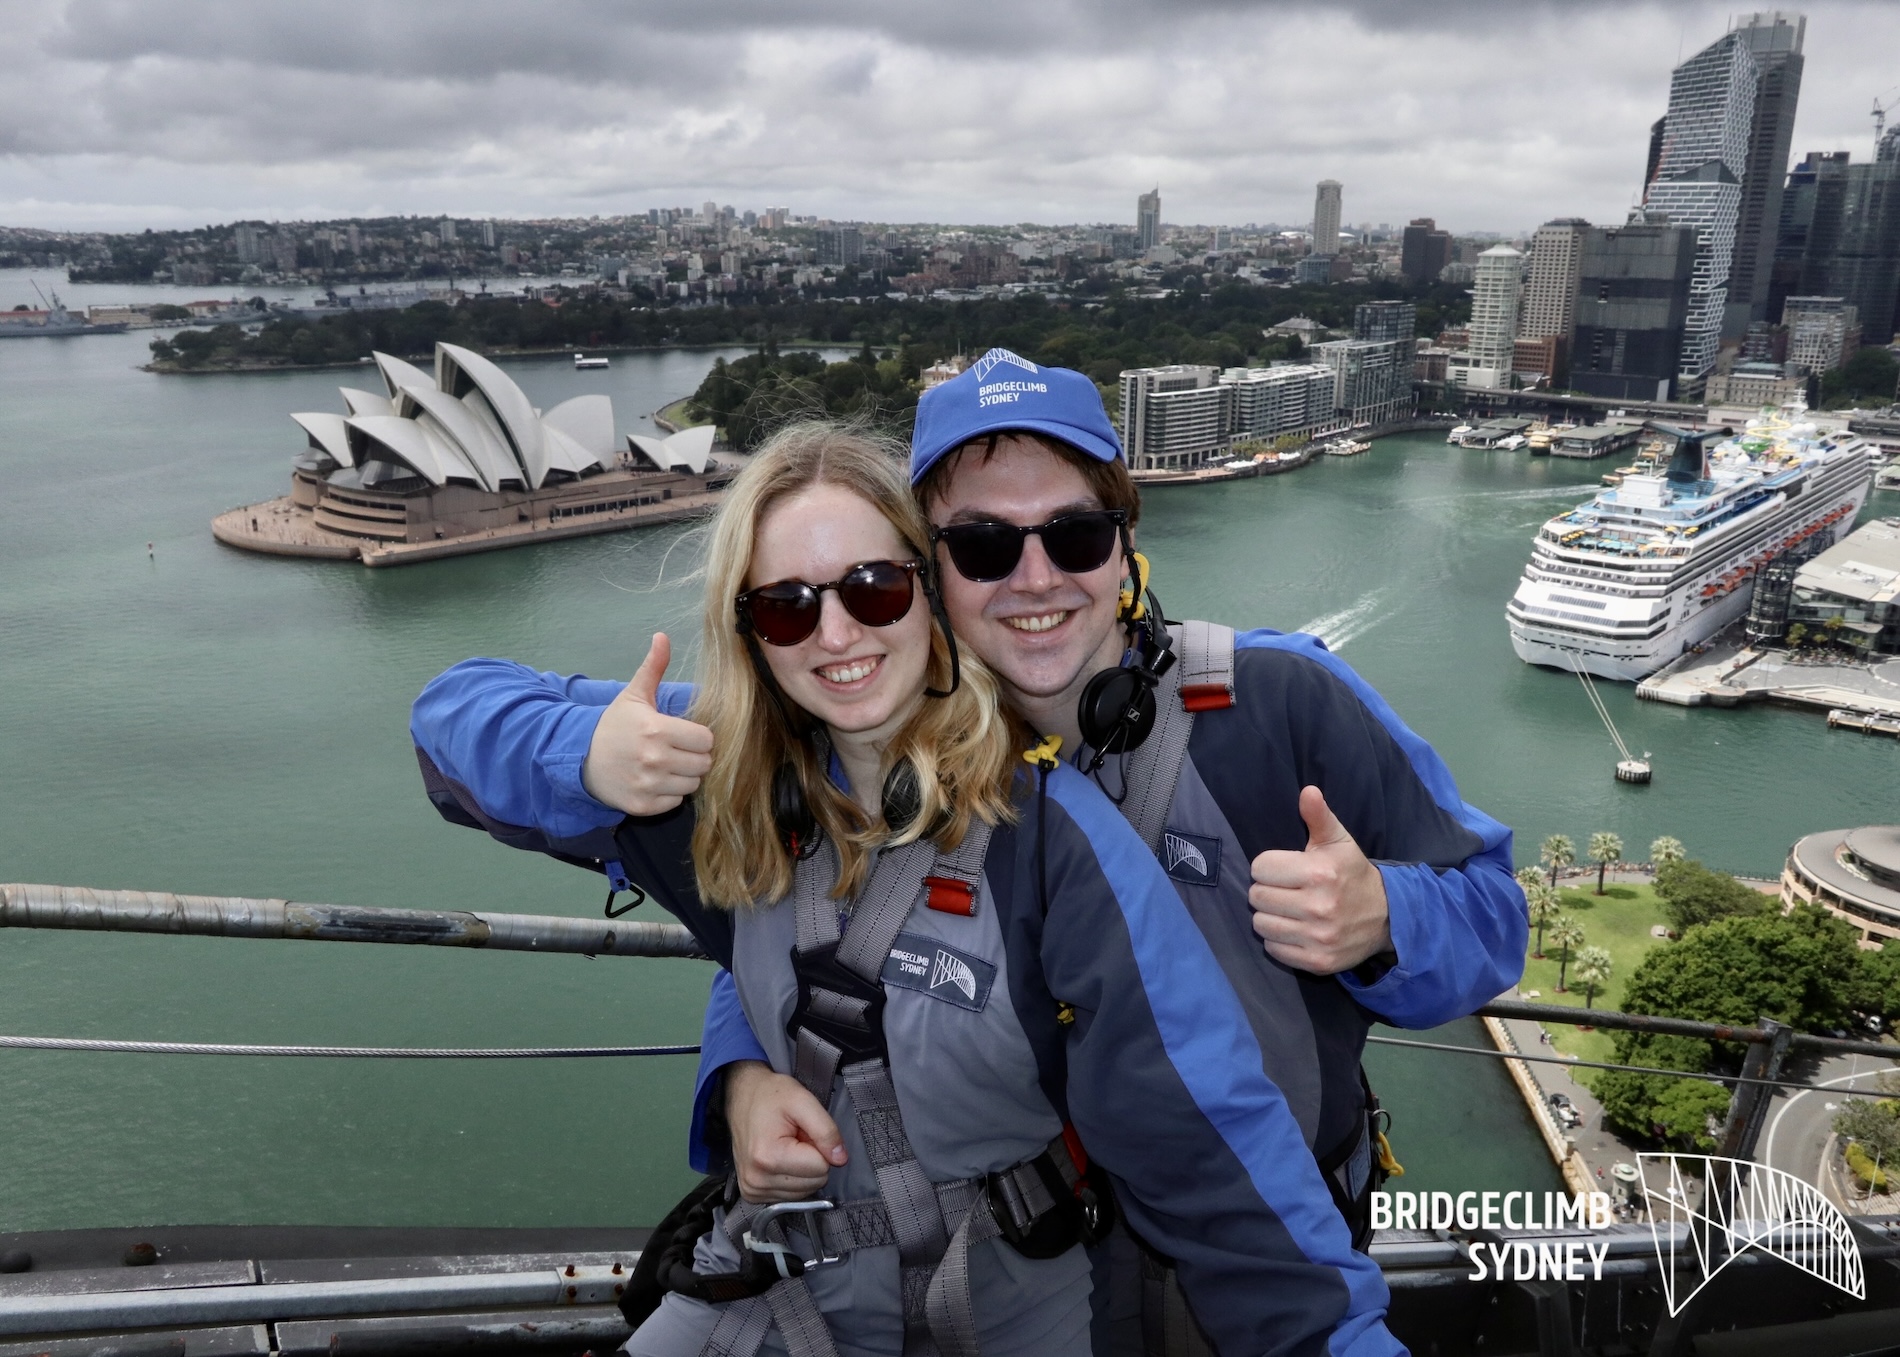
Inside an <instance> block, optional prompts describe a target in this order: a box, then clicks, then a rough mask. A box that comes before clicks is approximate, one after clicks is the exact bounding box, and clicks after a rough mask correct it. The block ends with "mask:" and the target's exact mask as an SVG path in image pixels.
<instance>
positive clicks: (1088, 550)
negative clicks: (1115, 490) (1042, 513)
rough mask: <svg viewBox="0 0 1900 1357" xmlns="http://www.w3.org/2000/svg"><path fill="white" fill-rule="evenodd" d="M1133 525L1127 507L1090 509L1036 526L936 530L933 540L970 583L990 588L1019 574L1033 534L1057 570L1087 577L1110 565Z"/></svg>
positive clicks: (965, 525) (957, 526) (991, 525)
mask: <svg viewBox="0 0 1900 1357" xmlns="http://www.w3.org/2000/svg"><path fill="white" fill-rule="evenodd" d="M1127 526H1128V511H1127V510H1126V509H1090V510H1087V511H1085V512H1082V513H1076V514H1063V515H1061V516H1060V517H1057V518H1052V519H1050V520H1049V521H1048V522H1047V523H1038V524H1036V525H1035V526H1034V527H1030V528H1019V527H1017V526H1016V525H1015V524H1014V523H954V524H952V525H951V526H949V527H947V528H932V529H931V530H930V540H931V543H932V544H933V545H934V544H935V543H938V542H942V543H943V544H944V545H945V546H946V547H948V548H949V549H950V563H951V564H952V565H954V566H956V568H957V573H958V574H959V575H961V576H963V578H964V579H966V580H971V581H974V582H975V583H978V584H989V583H992V582H993V581H996V580H1000V579H1007V578H1008V577H1009V576H1010V575H1011V574H1012V573H1014V571H1015V569H1016V564H1017V562H1019V561H1021V560H1022V558H1023V539H1024V538H1026V537H1028V536H1029V535H1030V534H1032V533H1033V534H1035V535H1036V536H1037V537H1040V538H1041V539H1042V549H1043V551H1044V552H1046V553H1048V556H1049V563H1050V564H1051V565H1053V566H1055V568H1056V569H1057V570H1060V571H1062V572H1063V573H1065V574H1069V575H1086V574H1088V573H1089V571H1091V570H1099V569H1101V568H1102V567H1103V566H1104V565H1106V564H1107V563H1108V558H1109V557H1110V556H1113V555H1114V554H1115V547H1116V545H1117V544H1118V543H1119V542H1120V541H1121V538H1122V532H1123V530H1124V529H1125V528H1127Z"/></svg>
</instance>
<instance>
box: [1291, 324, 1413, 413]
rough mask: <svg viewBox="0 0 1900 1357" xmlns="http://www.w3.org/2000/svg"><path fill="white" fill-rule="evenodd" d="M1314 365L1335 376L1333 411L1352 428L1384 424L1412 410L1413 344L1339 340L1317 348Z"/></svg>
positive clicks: (1318, 345) (1315, 348) (1317, 345)
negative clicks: (1354, 426) (1352, 425)
mask: <svg viewBox="0 0 1900 1357" xmlns="http://www.w3.org/2000/svg"><path fill="white" fill-rule="evenodd" d="M1312 354H1313V361H1314V362H1316V363H1319V364H1322V365H1323V366H1325V367H1326V368H1327V369H1328V370H1330V371H1331V372H1332V374H1333V409H1334V411H1335V412H1336V414H1337V415H1338V417H1339V418H1340V419H1341V420H1342V421H1345V422H1347V423H1351V424H1384V423H1387V422H1389V421H1391V420H1394V419H1399V418H1401V417H1402V416H1404V415H1405V414H1406V413H1408V412H1409V411H1410V410H1411V408H1412V343H1411V341H1410V340H1406V341H1403V342H1401V341H1398V340H1387V341H1370V340H1364V339H1336V340H1334V341H1332V342H1331V343H1328V344H1315V345H1314V346H1313V349H1312Z"/></svg>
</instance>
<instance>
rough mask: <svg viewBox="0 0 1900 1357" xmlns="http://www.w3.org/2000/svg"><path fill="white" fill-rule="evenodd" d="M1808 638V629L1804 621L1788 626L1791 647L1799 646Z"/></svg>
mask: <svg viewBox="0 0 1900 1357" xmlns="http://www.w3.org/2000/svg"><path fill="white" fill-rule="evenodd" d="M1807 639H1808V629H1807V626H1806V625H1805V624H1804V623H1800V622H1797V623H1795V624H1794V625H1793V626H1792V627H1789V628H1788V644H1789V645H1790V646H1791V647H1792V646H1799V645H1800V644H1801V643H1802V642H1803V641H1805V640H1807Z"/></svg>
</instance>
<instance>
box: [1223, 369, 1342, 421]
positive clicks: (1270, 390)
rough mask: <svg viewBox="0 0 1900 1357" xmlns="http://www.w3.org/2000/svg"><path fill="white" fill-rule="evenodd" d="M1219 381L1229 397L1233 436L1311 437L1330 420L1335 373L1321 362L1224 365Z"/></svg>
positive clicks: (1335, 388)
mask: <svg viewBox="0 0 1900 1357" xmlns="http://www.w3.org/2000/svg"><path fill="white" fill-rule="evenodd" d="M1220 384H1221V386H1222V387H1223V388H1225V389H1226V391H1227V393H1228V397H1229V400H1230V414H1229V416H1228V427H1229V430H1230V434H1231V437H1232V438H1236V439H1238V438H1257V439H1261V440H1271V439H1275V438H1282V437H1285V436H1286V435H1288V434H1292V435H1295V436H1298V437H1305V438H1310V437H1312V436H1313V435H1314V434H1316V433H1318V432H1319V431H1320V430H1321V429H1324V428H1326V427H1328V426H1329V425H1331V424H1332V423H1333V422H1334V416H1333V397H1334V395H1335V394H1336V392H1337V390H1338V379H1337V378H1336V377H1335V376H1334V375H1333V370H1332V369H1331V368H1330V367H1327V366H1326V365H1324V364H1322V363H1280V364H1277V365H1276V366H1274V367H1266V368H1228V369H1227V371H1225V372H1223V373H1221V375H1220Z"/></svg>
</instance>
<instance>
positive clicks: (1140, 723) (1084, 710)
mask: <svg viewBox="0 0 1900 1357" xmlns="http://www.w3.org/2000/svg"><path fill="white" fill-rule="evenodd" d="M1157 682H1158V676H1157V675H1155V674H1151V673H1149V672H1148V670H1147V668H1146V667H1145V666H1129V667H1124V668H1119V669H1104V670H1103V671H1102V672H1101V673H1099V674H1097V675H1096V676H1095V677H1094V678H1092V679H1090V680H1089V681H1088V685H1087V686H1086V687H1084V688H1083V689H1082V700H1081V703H1080V705H1079V709H1078V710H1077V712H1076V723H1077V725H1078V726H1080V728H1081V731H1082V739H1083V740H1084V741H1085V742H1086V743H1087V744H1088V747H1089V748H1090V749H1092V750H1094V751H1095V757H1096V759H1097V760H1098V762H1097V764H1096V766H1097V767H1099V766H1100V763H1099V760H1101V759H1104V758H1106V757H1108V756H1109V755H1110V754H1122V753H1126V752H1127V751H1128V750H1130V749H1133V748H1134V747H1135V746H1136V745H1138V744H1140V743H1141V742H1142V741H1143V740H1145V739H1147V738H1148V734H1149V732H1150V731H1152V730H1153V729H1154V728H1155V684H1156V683H1157Z"/></svg>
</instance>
